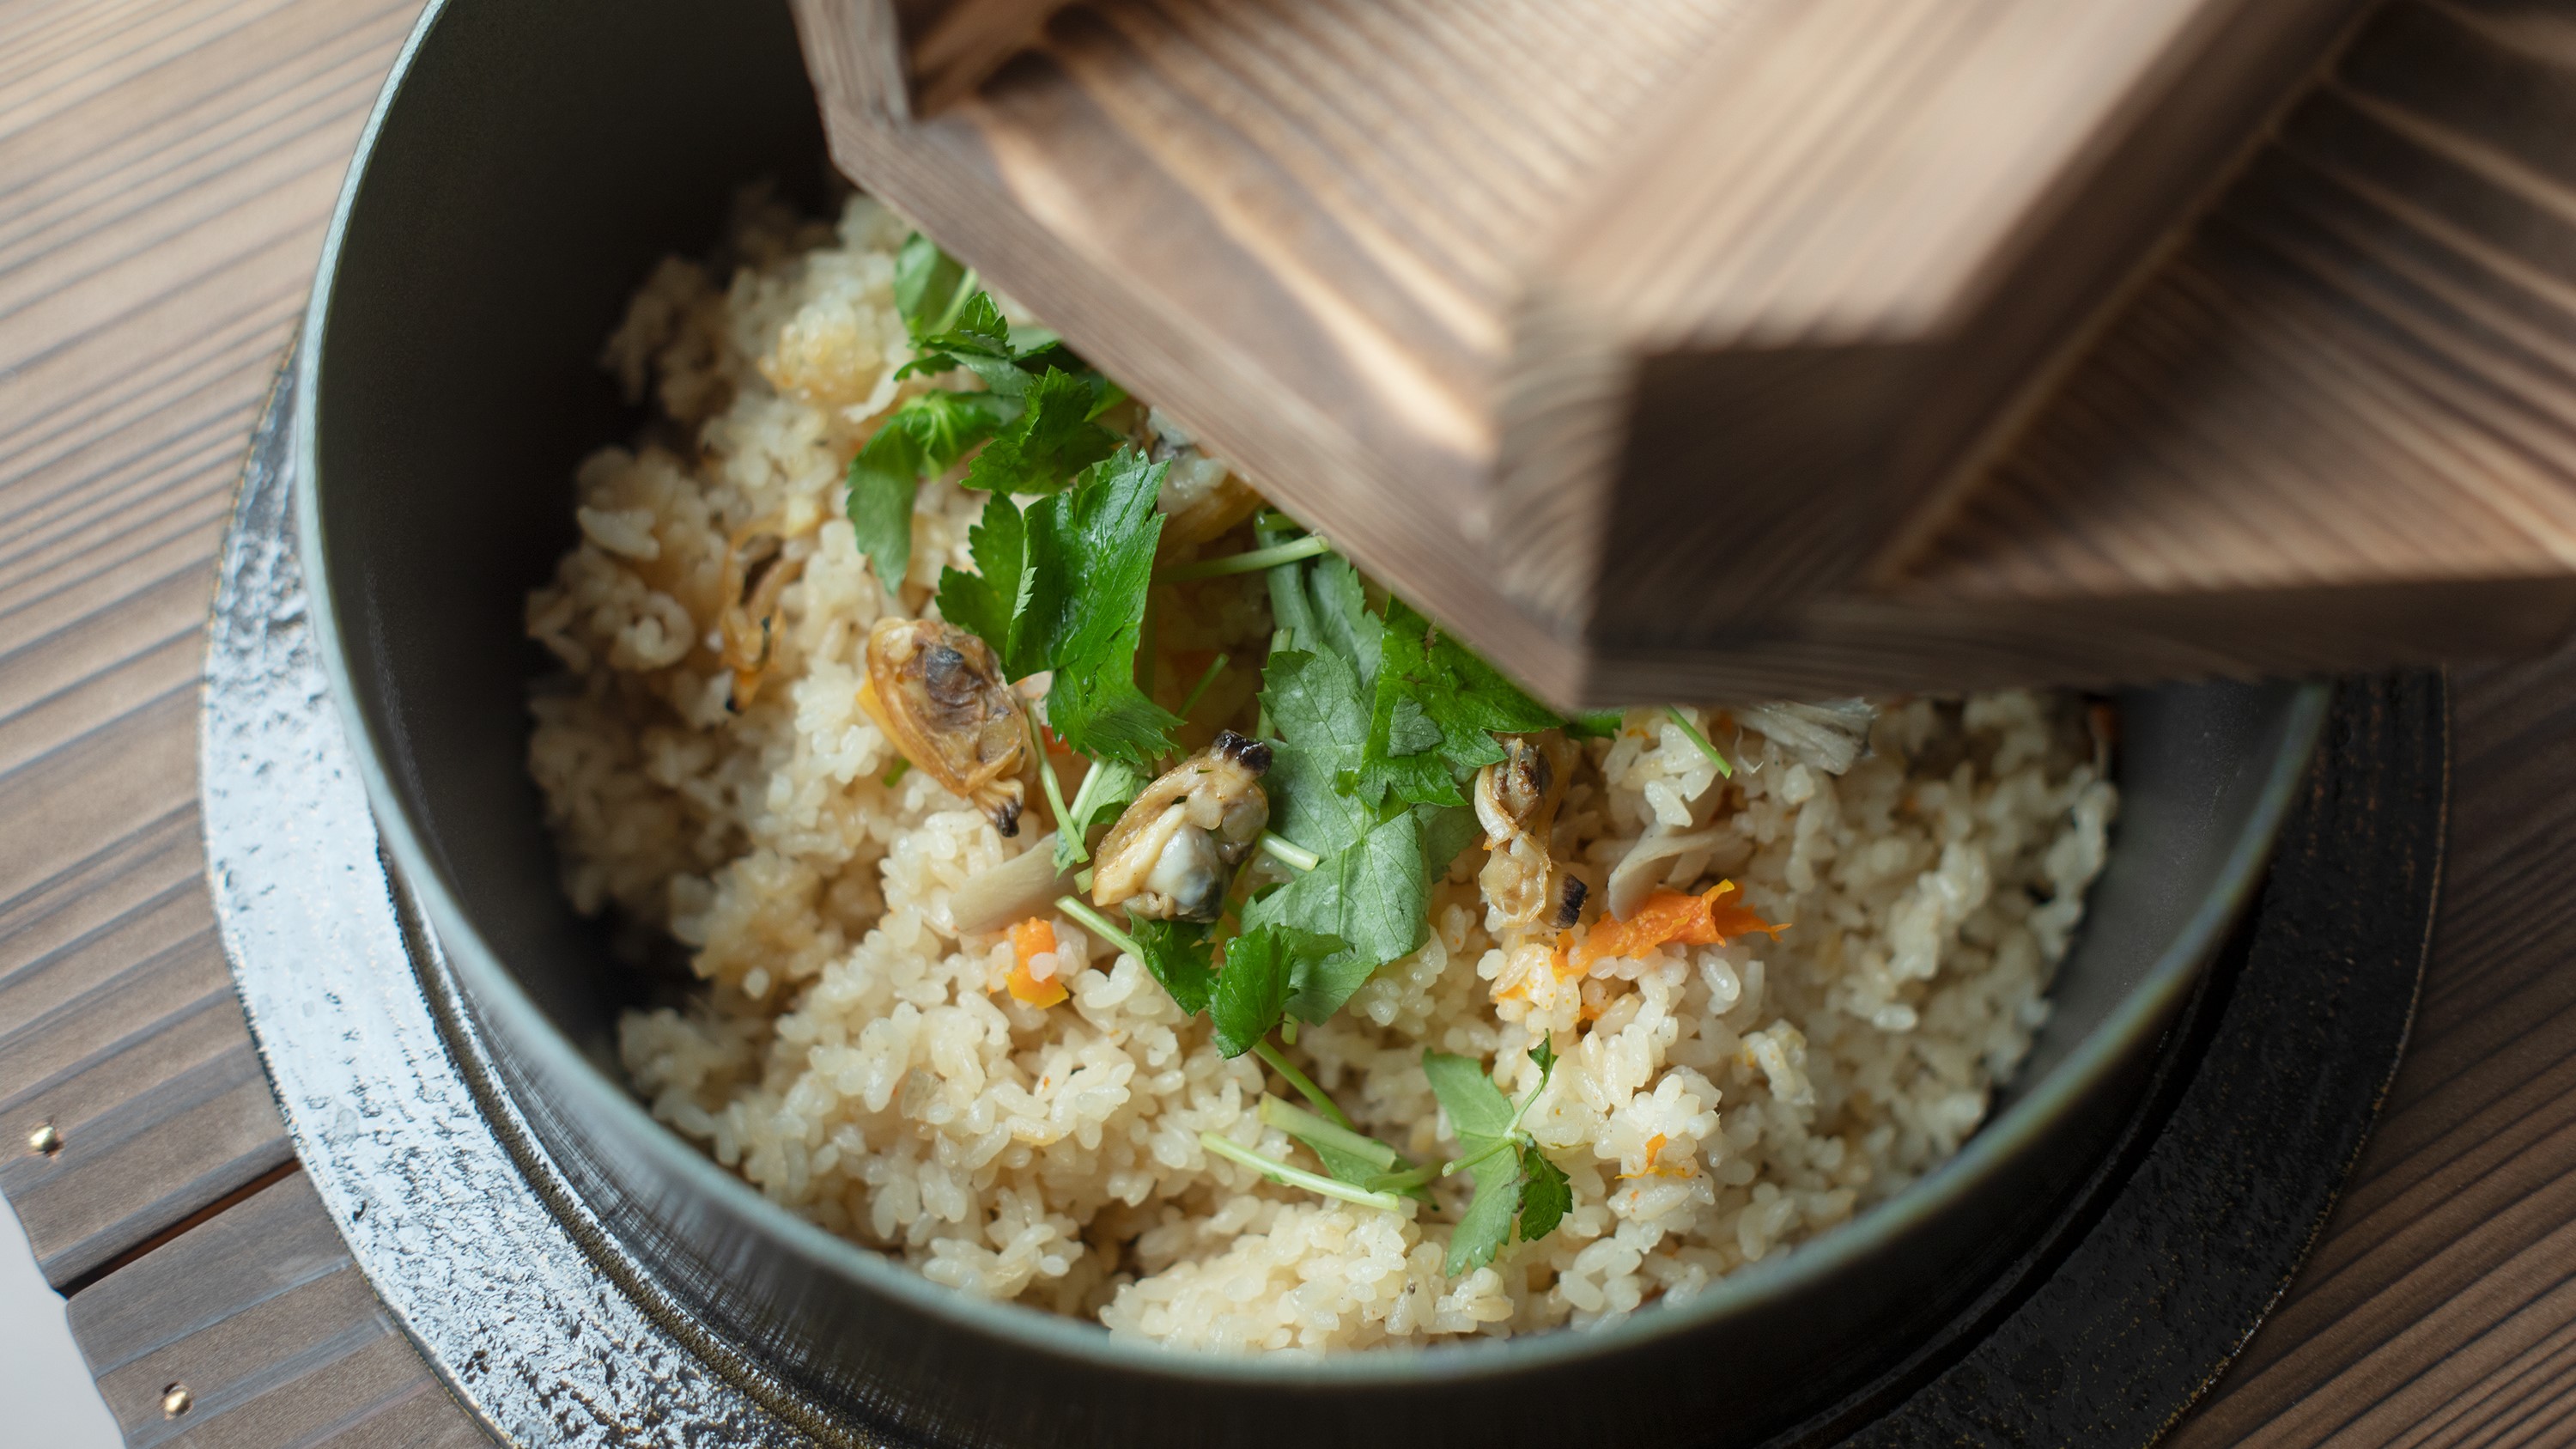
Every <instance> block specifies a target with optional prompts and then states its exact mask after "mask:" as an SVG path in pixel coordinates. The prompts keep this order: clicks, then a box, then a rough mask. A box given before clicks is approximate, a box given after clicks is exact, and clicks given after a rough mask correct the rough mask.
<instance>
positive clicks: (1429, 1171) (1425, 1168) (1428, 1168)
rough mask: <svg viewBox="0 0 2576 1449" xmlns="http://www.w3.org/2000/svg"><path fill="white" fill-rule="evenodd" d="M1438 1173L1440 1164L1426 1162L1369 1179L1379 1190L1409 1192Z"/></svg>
mask: <svg viewBox="0 0 2576 1449" xmlns="http://www.w3.org/2000/svg"><path fill="white" fill-rule="evenodd" d="M1439 1175H1440V1164H1439V1163H1436V1162H1426V1163H1424V1164H1422V1165H1421V1166H1420V1167H1408V1168H1406V1169H1405V1170H1404V1171H1402V1172H1390V1173H1388V1174H1387V1175H1386V1176H1384V1177H1372V1178H1370V1179H1369V1181H1371V1182H1374V1183H1376V1184H1377V1185H1378V1186H1377V1190H1378V1191H1380V1192H1411V1191H1413V1190H1414V1189H1415V1188H1418V1187H1421V1186H1422V1185H1423V1184H1425V1183H1428V1182H1429V1181H1431V1179H1433V1178H1435V1177H1438V1176H1439Z"/></svg>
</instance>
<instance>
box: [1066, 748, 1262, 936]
mask: <svg viewBox="0 0 2576 1449" xmlns="http://www.w3.org/2000/svg"><path fill="white" fill-rule="evenodd" d="M1269 768H1270V747H1269V746H1268V745H1265V744H1263V743H1261V742H1260V741H1258V740H1252V739H1246V738H1245V737H1243V736H1242V735H1239V734H1236V733H1235V732H1233V731H1232V730H1227V731H1224V732H1223V733H1220V734H1219V735H1218V736H1217V737H1216V742H1215V743H1214V744H1211V745H1209V746H1208V747H1207V748H1206V749H1204V750H1201V751H1199V752H1198V753H1197V754H1195V755H1192V756H1190V757H1189V758H1188V759H1186V760H1183V761H1181V762H1180V763H1179V764H1177V765H1174V766H1173V767H1172V768H1171V769H1169V770H1166V771H1164V772H1163V774H1162V776H1161V778H1159V779H1157V780H1155V781H1154V783H1152V784H1150V785H1148V786H1146V787H1145V789H1144V791H1143V793H1141V794H1139V795H1138V796H1137V797H1136V799H1135V802H1134V803H1133V804H1131V805H1129V806H1128V807H1127V811H1126V813H1125V814H1123V815H1121V816H1119V817H1118V823H1117V824H1115V825H1113V826H1111V827H1109V833H1108V834H1107V835H1105V836H1103V837H1101V841H1100V850H1099V853H1098V859H1099V864H1098V865H1097V866H1096V867H1095V868H1094V871H1093V874H1092V878H1091V902H1092V904H1093V905H1096V906H1100V907H1103V908H1107V907H1110V906H1119V905H1123V906H1125V907H1126V908H1127V909H1128V910H1129V911H1131V912H1133V913H1134V914H1136V915H1139V916H1144V917H1147V918H1149V919H1155V920H1166V921H1213V920H1215V919H1216V918H1217V917H1218V916H1220V915H1222V914H1224V911H1225V897H1226V890H1227V888H1228V887H1229V886H1230V885H1232V883H1233V880H1234V868H1235V867H1236V866H1238V865H1241V864H1242V863H1243V858H1244V856H1245V855H1247V854H1248V853H1250V852H1251V850H1252V847H1253V843H1254V842H1255V841H1257V840H1259V839H1260V838H1261V832H1262V829H1263V827H1265V826H1267V825H1268V824H1269V823H1270V797H1269V796H1267V795H1265V794H1263V793H1262V790H1261V776H1262V775H1263V773H1264V772H1266V771H1267V770H1269Z"/></svg>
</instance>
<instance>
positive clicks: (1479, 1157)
mask: <svg viewBox="0 0 2576 1449" xmlns="http://www.w3.org/2000/svg"><path fill="white" fill-rule="evenodd" d="M1519 1145H1520V1144H1519V1142H1518V1140H1517V1139H1516V1138H1513V1137H1497V1138H1495V1139H1494V1145H1493V1146H1491V1147H1488V1148H1486V1149H1485V1150H1484V1151H1482V1152H1479V1153H1477V1154H1476V1155H1475V1156H1473V1157H1461V1158H1459V1159H1458V1160H1457V1161H1455V1162H1452V1163H1450V1164H1448V1165H1447V1166H1445V1167H1443V1168H1441V1169H1440V1175H1441V1176H1442V1177H1447V1176H1448V1175H1449V1174H1451V1173H1453V1172H1470V1171H1473V1170H1474V1169H1475V1166H1476V1164H1477V1163H1480V1162H1482V1161H1484V1160H1485V1159H1486V1158H1488V1157H1491V1156H1493V1155H1494V1154H1495V1153H1497V1152H1503V1151H1507V1150H1509V1149H1511V1148H1514V1147H1517V1146H1519Z"/></svg>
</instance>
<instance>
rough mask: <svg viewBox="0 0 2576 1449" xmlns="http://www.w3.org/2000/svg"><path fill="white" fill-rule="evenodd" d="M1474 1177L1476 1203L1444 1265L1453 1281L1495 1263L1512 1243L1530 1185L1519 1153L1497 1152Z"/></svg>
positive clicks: (1456, 1231)
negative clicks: (1522, 1192) (1495, 1256)
mask: <svg viewBox="0 0 2576 1449" xmlns="http://www.w3.org/2000/svg"><path fill="white" fill-rule="evenodd" d="M1474 1173H1475V1179H1476V1197H1475V1200H1474V1201H1472V1202H1470V1203H1469V1204H1468V1205H1467V1211H1466V1212H1465V1213H1464V1214H1462V1215H1460V1217H1459V1219H1458V1226H1457V1227H1456V1228H1455V1229H1454V1230H1452V1231H1451V1233H1450V1234H1449V1253H1448V1256H1447V1257H1445V1258H1443V1259H1442V1260H1441V1264H1440V1270H1441V1272H1443V1273H1445V1274H1446V1275H1448V1276H1449V1277H1452V1278H1455V1277H1457V1276H1458V1275H1460V1274H1462V1273H1473V1272H1475V1271H1476V1270H1477V1269H1479V1268H1481V1267H1483V1266H1485V1265H1486V1264H1487V1263H1490V1262H1492V1261H1494V1255H1495V1254H1496V1253H1498V1252H1501V1251H1502V1247H1503V1244H1505V1243H1507V1242H1510V1241H1511V1237H1512V1223H1513V1220H1514V1219H1515V1218H1517V1217H1518V1216H1519V1214H1520V1211H1521V1189H1522V1188H1523V1187H1524V1186H1525V1185H1526V1184H1527V1183H1528V1178H1526V1177H1524V1176H1523V1175H1522V1173H1521V1159H1520V1154H1518V1153H1516V1152H1508V1151H1505V1152H1496V1153H1494V1154H1493V1155H1491V1156H1489V1157H1487V1158H1485V1159H1484V1160H1483V1161H1481V1162H1479V1163H1477V1164H1476V1166H1475V1168H1474Z"/></svg>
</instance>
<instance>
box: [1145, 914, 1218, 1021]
mask: <svg viewBox="0 0 2576 1449" xmlns="http://www.w3.org/2000/svg"><path fill="white" fill-rule="evenodd" d="M1127 934H1128V935H1129V936H1130V937H1132V938H1133V939H1134V940H1135V942H1136V945H1137V947H1138V948H1139V949H1140V950H1142V951H1143V952H1144V953H1145V969H1146V970H1147V971H1149V972H1151V973H1153V977H1154V979H1155V980H1157V981H1159V982H1161V983H1163V989H1164V990H1165V991H1167V992H1169V993H1171V997H1172V1001H1173V1004H1175V1005H1177V1006H1179V1007H1180V1009H1181V1010H1183V1011H1185V1012H1187V1013H1189V1014H1190V1015H1192V1016H1196V1015H1198V1014H1199V1013H1200V1012H1202V1011H1205V1010H1207V1009H1208V1001H1209V999H1210V998H1211V997H1213V996H1214V995H1215V993H1216V968H1215V967H1214V966H1213V965H1211V964H1210V959H1211V956H1212V952H1211V951H1210V949H1209V946H1208V928H1207V927H1205V926H1202V925H1197V924H1194V923H1191V922H1188V921H1150V920H1147V919H1145V918H1144V917H1142V916H1134V915H1131V916H1129V917H1128V918H1127Z"/></svg>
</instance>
